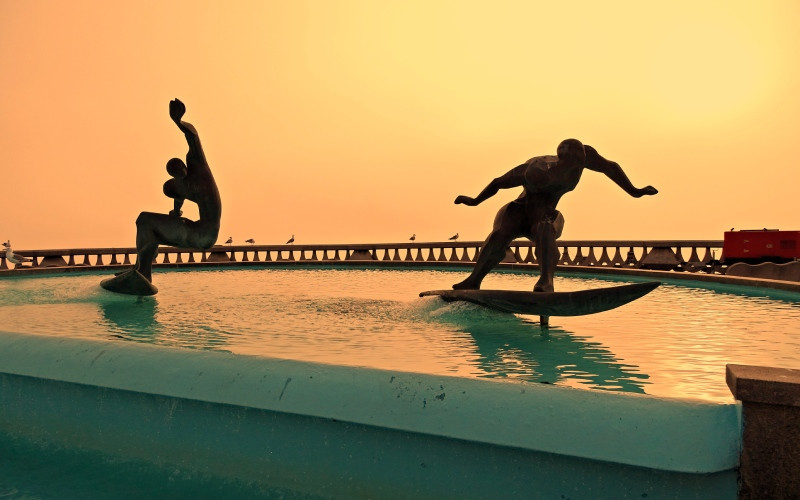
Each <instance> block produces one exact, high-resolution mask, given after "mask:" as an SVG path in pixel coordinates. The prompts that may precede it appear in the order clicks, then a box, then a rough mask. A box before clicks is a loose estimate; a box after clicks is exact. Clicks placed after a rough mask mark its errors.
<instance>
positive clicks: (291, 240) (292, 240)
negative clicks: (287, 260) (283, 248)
mask: <svg viewBox="0 0 800 500" xmlns="http://www.w3.org/2000/svg"><path fill="white" fill-rule="evenodd" d="M292 243H294V235H292V237H291V238H289V241H287V242H286V244H287V245H291V244H292Z"/></svg>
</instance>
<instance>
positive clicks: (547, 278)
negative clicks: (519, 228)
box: [533, 211, 564, 292]
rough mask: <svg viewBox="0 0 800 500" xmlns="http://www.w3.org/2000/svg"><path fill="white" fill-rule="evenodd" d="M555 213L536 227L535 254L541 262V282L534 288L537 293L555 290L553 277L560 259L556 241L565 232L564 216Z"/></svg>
mask: <svg viewBox="0 0 800 500" xmlns="http://www.w3.org/2000/svg"><path fill="white" fill-rule="evenodd" d="M554 212H555V213H553V214H550V215H548V216H546V217H545V218H544V219H543V220H542V221H540V222H539V223H538V224H537V225H536V230H535V241H536V250H535V253H536V260H537V261H538V262H539V281H537V282H536V285H535V286H534V287H533V290H534V291H535V292H552V291H553V290H554V289H555V287H554V286H553V276H554V275H555V272H556V265H557V264H558V258H559V254H558V247H557V246H556V240H557V239H558V238H559V236H561V232H562V231H563V230H564V216H562V215H561V212H558V211H554Z"/></svg>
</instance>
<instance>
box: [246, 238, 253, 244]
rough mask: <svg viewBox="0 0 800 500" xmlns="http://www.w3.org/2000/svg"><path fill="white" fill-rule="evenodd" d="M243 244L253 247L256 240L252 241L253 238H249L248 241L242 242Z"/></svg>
mask: <svg viewBox="0 0 800 500" xmlns="http://www.w3.org/2000/svg"><path fill="white" fill-rule="evenodd" d="M244 242H245V243H250V244H251V245H255V243H256V240H254V239H253V238H250V239H249V240H244Z"/></svg>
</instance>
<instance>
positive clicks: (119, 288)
mask: <svg viewBox="0 0 800 500" xmlns="http://www.w3.org/2000/svg"><path fill="white" fill-rule="evenodd" d="M185 113H186V106H185V105H184V104H183V103H182V102H181V101H180V100H178V99H174V100H172V101H170V103H169V116H170V118H172V121H174V122H175V124H176V125H177V126H178V129H180V131H181V132H183V134H184V135H185V136H186V142H187V143H188V144H189V152H188V153H187V154H186V163H184V162H183V161H182V160H181V159H180V158H172V159H171V160H169V161H168V162H167V172H168V173H169V175H170V176H171V177H172V178H171V179H170V180H168V181H167V182H165V183H164V194H165V195H167V196H168V197H170V198H172V199H173V200H174V205H173V209H172V211H170V213H169V214H159V213H153V212H142V213H140V214H139V217H138V218H137V219H136V265H135V266H134V267H133V269H130V270H128V271H125V272H123V273H120V274H118V275H116V276H114V277H113V278H108V279H106V280H103V281H102V282H101V283H100V286H102V287H103V288H105V289H106V290H110V291H112V292H117V293H126V294H130V295H154V294H156V293H157V292H158V289H157V288H156V287H155V286H154V285H153V284H152V280H153V278H152V269H153V259H155V256H156V254H157V253H158V245H160V244H163V245H171V246H175V247H180V248H192V249H198V250H205V249H207V248H211V247H212V246H213V245H214V243H216V241H217V236H218V235H219V223H220V218H221V216H222V202H221V200H220V196H219V190H218V189H217V184H216V182H215V181H214V176H213V175H212V174H211V169H210V168H209V166H208V162H207V161H206V157H205V154H204V153H203V147H202V146H201V144H200V137H199V136H198V135H197V131H196V130H195V128H194V127H193V126H192V125H191V124H190V123H187V122H185V121H183V120H182V118H183V115H184V114H185ZM184 200H190V201H193V202H195V203H197V207H198V211H199V214H200V218H199V220H196V221H192V220H189V219H187V218H185V217H181V216H182V215H183V212H182V211H181V207H182V206H183V202H184Z"/></svg>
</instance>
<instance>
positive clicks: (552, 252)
mask: <svg viewBox="0 0 800 500" xmlns="http://www.w3.org/2000/svg"><path fill="white" fill-rule="evenodd" d="M584 168H588V169H589V170H594V171H595V172H600V173H603V174H605V175H606V176H607V177H608V178H609V179H611V180H612V181H614V182H615V183H617V185H619V187H621V188H622V189H623V190H625V192H626V193H628V194H629V195H631V196H633V197H636V198H639V197H641V196H644V195H654V194H656V193H658V190H656V189H655V188H654V187H653V186H647V187H644V188H641V189H639V188H636V187H634V186H633V184H631V181H630V180H628V177H627V176H626V175H625V172H623V171H622V168H620V166H619V165H618V164H617V163H615V162H613V161H609V160H606V159H605V158H603V157H602V156H600V155H599V154H598V153H597V151H596V150H595V149H594V148H593V147H591V146H589V145H584V144H581V142H580V141H578V140H576V139H567V140H565V141H563V142H561V144H559V145H558V150H557V156H536V157H534V158H531V159H530V160H528V161H526V162H525V163H523V164H522V165H519V166H517V167H515V168H513V169H511V170H509V171H508V172H507V173H505V174H504V175H502V176H500V177H498V178H496V179H494V180H493V181H492V182H490V183H489V185H488V186H486V188H484V190H483V191H481V192H480V193H479V194H478V196H476V197H475V198H471V197H469V196H463V195H462V196H459V197H457V198H456V199H455V203H456V204H464V205H469V206H475V205H478V204H479V203H481V202H483V201H484V200H486V199H488V198H490V197H492V196H494V195H495V194H497V191H498V190H500V189H509V188H515V187H522V188H524V190H523V191H522V194H521V195H520V196H519V198H517V199H516V200H514V201H512V202H511V203H509V204H507V205H505V206H504V207H503V208H501V209H500V210H499V211H498V212H497V216H495V220H494V227H493V228H492V232H491V233H490V234H489V237H488V238H487V239H486V242H485V243H484V245H483V248H482V249H481V251H480V254H479V255H478V261H477V262H476V263H475V268H474V269H473V270H472V274H470V275H469V277H467V279H465V280H464V281H462V282H460V283H456V284H455V285H453V288H454V289H456V290H461V289H478V288H480V286H481V282H482V281H483V278H484V277H485V276H486V274H488V273H489V271H491V270H492V269H493V268H494V267H495V266H496V265H497V264H498V263H499V262H500V261H501V260H503V258H504V257H505V255H506V249H507V248H508V246H509V244H510V243H511V242H512V241H513V240H514V239H515V238H519V237H523V236H524V237H526V238H529V239H530V240H532V241H533V242H534V243H535V245H536V250H535V255H536V260H537V261H538V263H539V270H540V273H541V275H540V277H539V281H538V282H537V283H536V285H535V286H534V288H533V289H534V291H537V292H552V291H553V274H554V273H555V270H556V264H557V263H558V259H559V254H558V248H557V247H556V239H558V237H559V236H561V231H562V230H563V228H564V217H563V216H562V215H561V212H559V211H558V210H556V205H557V204H558V201H559V200H560V199H561V197H562V196H563V195H564V194H565V193H568V192H570V191H572V190H573V189H575V186H577V185H578V181H579V180H580V178H581V174H582V173H583V169H584Z"/></svg>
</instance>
